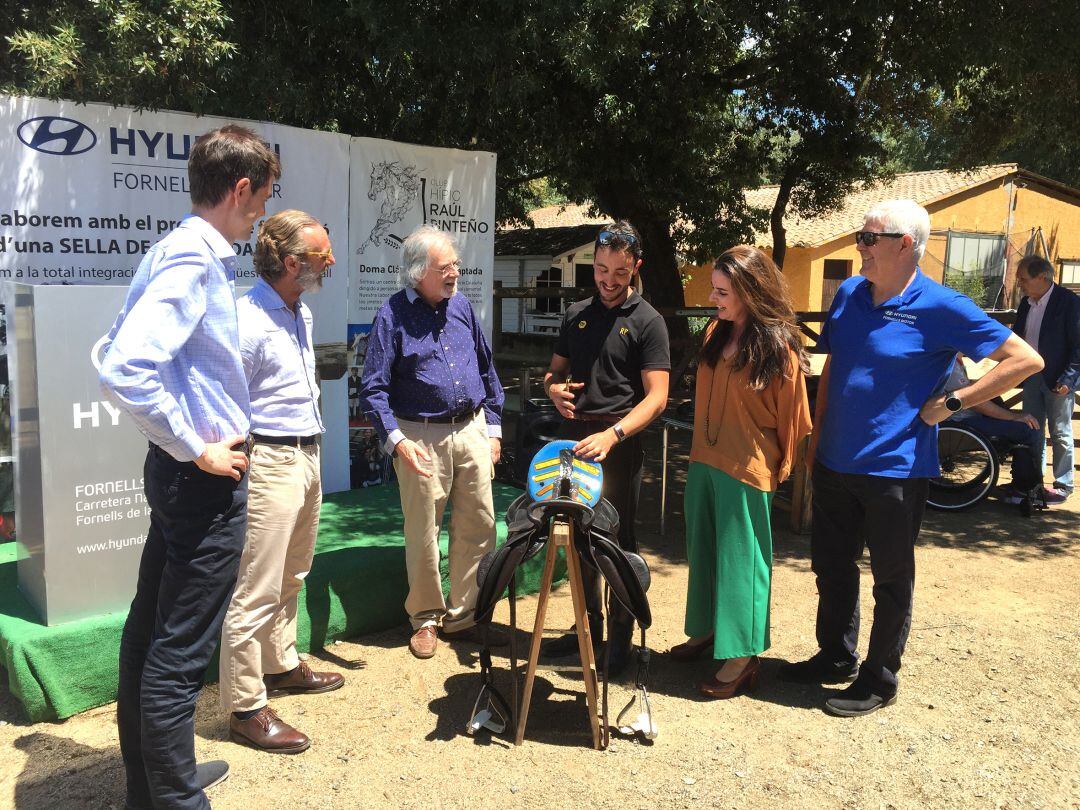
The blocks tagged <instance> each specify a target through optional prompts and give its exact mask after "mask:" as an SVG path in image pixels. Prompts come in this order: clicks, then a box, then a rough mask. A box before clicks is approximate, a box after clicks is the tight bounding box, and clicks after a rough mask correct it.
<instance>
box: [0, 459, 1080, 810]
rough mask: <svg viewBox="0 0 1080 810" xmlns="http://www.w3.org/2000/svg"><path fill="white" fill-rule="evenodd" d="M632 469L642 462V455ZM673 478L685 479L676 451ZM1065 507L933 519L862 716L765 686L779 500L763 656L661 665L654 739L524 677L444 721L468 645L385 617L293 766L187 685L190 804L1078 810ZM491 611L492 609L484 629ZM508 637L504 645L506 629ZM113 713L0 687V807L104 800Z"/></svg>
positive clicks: (785, 595)
mask: <svg viewBox="0 0 1080 810" xmlns="http://www.w3.org/2000/svg"><path fill="white" fill-rule="evenodd" d="M683 450H685V448H683ZM656 455H657V456H658V455H659V454H658V453H657V454H656ZM649 465H650V466H649V470H650V471H651V472H653V473H655V471H656V468H657V467H658V460H657V459H656V458H653V459H650V462H649ZM672 469H673V470H677V471H679V472H681V471H683V470H685V463H684V461H676V462H675V463H674V464H673V465H672ZM677 477H680V476H677ZM672 491H673V493H674V494H675V497H674V499H673V501H674V503H672V504H669V520H668V526H667V532H666V533H665V535H664V536H660V535H659V533H658V524H657V515H658V512H657V507H656V504H657V502H658V485H657V484H656V481H655V477H653V476H647V479H646V482H645V484H644V486H643V496H644V501H645V502H644V503H643V507H642V512H641V513H642V515H643V520H642V523H641V525H640V527H639V536H640V538H641V541H642V545H643V547H644V549H645V552H646V556H647V558H648V559H649V561H650V563H651V565H652V567H653V572H654V579H653V590H652V592H651V593H650V597H651V599H652V602H653V614H654V616H655V617H656V620H655V625H654V627H653V629H652V630H651V631H650V632H649V636H648V640H649V645H650V646H651V647H652V648H653V649H654V650H666V649H667V648H669V647H670V646H671V645H673V644H675V643H678V642H679V641H681V640H683V635H682V612H683V598H684V594H685V588H686V567H685V557H684V553H685V549H684V545H683V535H682V516H681V506H680V496H679V493H681V484H680V483H679V482H678V481H676V482H675V484H674V485H673V488H672ZM1075 500H1080V499H1074V501H1075ZM1078 508H1080V506H1078V504H1077V503H1071V504H1066V505H1065V506H1063V507H1056V508H1054V509H1053V510H1052V511H1050V512H1047V513H1043V514H1040V515H1037V516H1035V517H1034V518H1032V519H1030V520H1028V519H1024V518H1023V517H1021V516H1020V515H1019V513H1018V512H1017V511H1016V510H1015V509H1014V508H1013V507H1008V506H1004V505H1001V504H999V503H996V502H987V503H984V504H982V505H980V507H979V508H978V509H976V510H975V511H973V512H970V513H965V514H960V515H942V514H938V513H933V512H931V513H929V515H928V517H927V520H926V523H925V526H924V530H923V535H922V540H921V542H920V545H919V548H918V550H917V566H918V583H917V588H916V597H915V598H916V602H915V618H914V626H913V629H912V633H911V639H910V642H909V644H908V650H907V654H906V655H905V658H904V668H903V671H902V673H901V678H900V692H899V696H898V700H897V703H896V704H895V705H894V706H892V707H890V708H887V709H884V710H882V711H879V712H877V713H876V714H873V715H871V716H869V717H865V718H859V719H838V718H833V717H830V716H828V715H826V714H824V713H823V712H822V710H821V706H822V703H823V700H824V698H825V697H827V696H828V694H829V691H828V690H825V689H822V688H816V687H801V686H794V685H789V684H783V683H780V682H778V681H777V680H776V678H775V671H776V667H777V666H778V664H779V663H780V662H781V661H784V660H797V659H800V658H803V657H805V656H806V655H808V654H810V653H812V652H813V651H814V648H815V644H814V632H813V617H814V609H815V599H816V597H815V590H814V580H813V576H812V574H811V572H810V568H809V559H808V553H809V546H808V539H807V538H806V537H802V536H799V535H795V534H793V533H791V532H789V531H787V530H786V523H787V515H786V513H782V512H778V513H777V523H778V524H783V526H784V528H780V529H779V530H778V531H777V535H776V542H775V545H776V563H775V576H774V583H773V632H772V636H773V647H772V649H770V650H769V651H768V652H767V653H765V654H764V656H763V668H764V671H763V677H762V679H761V683H760V685H759V687H758V689H757V691H756V692H754V693H753V694H751V695H747V696H742V697H739V698H736V699H734V700H729V701H720V702H712V701H706V700H704V699H699V698H698V696H697V692H696V690H695V687H694V684H695V683H696V681H697V680H699V679H701V678H703V677H707V676H708V675H709V674H711V672H712V671H713V669H714V666H715V665H713V664H711V663H709V662H700V663H697V664H689V665H679V664H675V663H673V662H671V661H670V660H668V659H667V658H666V656H663V655H660V656H657V658H656V660H655V662H654V666H653V670H652V679H651V680H652V693H653V707H654V711H655V713H656V716H657V718H658V723H659V726H660V736H659V738H658V739H657V740H656V741H655V742H654V743H653V744H651V745H649V744H643V743H640V742H637V741H633V740H616V741H615V742H613V744H612V745H611V747H610V748H609V749H608V750H607V751H604V752H597V751H593V750H591V748H590V740H589V736H588V734H589V733H588V721H587V715H586V712H585V705H584V697H583V693H582V690H581V681H580V679H579V678H578V679H575V678H574V677H573V676H572V675H570V674H562V673H559V674H556V673H541V674H540V675H539V676H538V680H537V687H536V691H535V693H534V699H533V708H532V712H531V714H530V717H529V725H528V730H527V732H526V740H525V744H524V745H523V746H521V747H520V748H516V747H514V746H513V745H511V744H508V743H507V742H506V741H505V740H504V739H501V738H495V739H491V738H489V737H486V736H485V737H481V738H476V739H474V738H471V737H467V736H465V735H464V734H463V733H462V729H463V726H464V724H465V721H466V719H467V716H468V714H469V711H470V709H471V705H472V700H473V697H474V695H475V690H476V688H477V686H478V683H477V675H476V673H477V671H478V665H477V655H476V648H475V647H473V646H470V645H464V644H463V645H457V646H456V647H455V648H450V647H448V646H447V645H440V648H439V652H438V654H437V656H436V657H435V658H434V659H432V660H430V661H417V660H414V659H413V658H411V657H410V656H409V654H408V652H407V650H406V647H405V645H406V642H407V633H406V630H405V628H402V629H400V630H394V631H388V632H386V633H382V634H379V635H374V636H365V637H361V638H357V639H354V640H351V641H348V642H343V643H340V644H336V645H334V646H332V647H331V648H330V649H329V650H327V651H324V652H322V653H320V654H319V655H317V656H313V657H312V660H311V663H312V664H314V665H315V666H316V668H323V667H325V668H330V669H337V670H339V671H342V672H344V673H345V675H346V678H347V682H346V685H345V687H344V688H343V689H341V690H339V691H337V692H333V693H330V694H327V695H320V696H313V697H308V698H302V697H291V698H284V699H280V700H277V701H274V702H273V704H272V705H274V706H275V708H276V709H277V710H278V711H279V713H280V714H281V715H282V717H283V718H284V719H286V720H287V721H289V722H292V723H293V724H294V725H296V726H298V727H299V728H301V729H302V730H304V731H306V732H307V733H308V734H310V735H311V736H312V738H313V740H314V742H313V745H312V747H311V749H310V750H309V751H307V752H306V753H304V754H301V755H299V756H292V757H288V756H273V755H269V754H263V753H259V752H256V751H254V750H251V749H248V748H244V747H241V746H238V745H235V744H233V743H230V742H229V741H228V739H227V724H226V721H225V718H224V717H223V716H222V715H221V713H220V711H219V710H218V706H217V687H216V686H210V687H207V689H206V690H205V691H204V693H203V695H202V696H201V698H200V700H199V705H198V715H197V731H196V749H197V752H198V755H199V757H200V758H204V759H211V758H222V759H227V760H229V762H230V763H231V765H232V774H231V777H230V779H229V780H228V781H227V782H225V783H224V784H222V785H220V786H218V787H217V788H215V789H214V790H213V791H212V792H211V794H210V798H211V800H212V802H213V804H214V806H215V807H218V808H238V809H242V810H249V808H252V807H269V808H276V807H286V806H305V805H317V806H321V807H330V808H351V807H361V806H363V807H370V806H376V807H384V806H386V807H424V808H466V807H470V808H471V807H505V806H508V805H509V806H523V807H569V806H580V805H582V804H585V803H589V804H592V805H595V806H600V807H619V808H637V807H641V808H651V807H657V806H659V807H691V806H716V807H747V806H754V805H768V806H774V807H845V808H862V807H868V808H869V807H874V808H877V807H897V808H902V807H911V808H916V807H920V808H921V807H928V806H933V807H945V806H948V807H979V808H984V807H985V808H991V807H993V808H997V807H1020V806H1031V807H1072V808H1077V807H1080V764H1078V763H1080V698H1078V697H1077V695H1078V693H1080V679H1078V677H1077V674H1076V664H1077V653H1078V651H1080V643H1078V642H1080V595H1078V588H1077V582H1080V523H1078V521H1077V510H1078ZM864 573H865V574H866V576H864V578H863V601H864V605H867V606H869V605H871V604H872V596H871V594H870V587H869V572H868V570H867V571H864ZM520 605H521V608H520V610H519V611H518V614H519V616H518V618H519V623H520V626H522V627H525V626H528V627H531V623H532V616H533V609H534V606H535V598H527V599H523V600H521V603H520ZM570 616H571V607H570V597H569V591H568V590H567V589H561V590H560V591H558V592H557V594H556V596H555V598H554V600H553V603H552V607H551V610H550V611H549V622H548V623H549V626H563V627H566V626H568V625H569V623H570V619H569V617H570ZM506 617H507V611H506V606H505V603H504V604H503V605H501V606H500V608H499V612H498V613H497V614H496V620H497V621H500V622H504V623H505V621H506ZM868 624H869V622H868V621H867V622H866V624H865V625H864V633H863V647H864V649H865V643H866V635H867V634H866V630H868ZM521 640H522V642H523V643H522V645H521V647H522V648H524V641H525V635H524V633H522V636H521ZM497 664H502V665H505V659H502V658H500V659H497ZM501 674H502V681H501V682H502V683H503V684H506V683H507V681H506V675H505V670H503V671H502V672H501ZM629 695H630V690H629V684H628V683H625V682H624V683H621V684H616V685H614V686H613V687H612V698H611V704H612V707H613V713H614V712H617V711H618V709H619V708H620V707H621V705H622V704H623V703H624V702H625V701H626V700H627V699H628V697H629ZM114 714H115V707H114V706H105V707H102V708H100V709H96V710H93V711H90V712H86V713H85V714H82V715H80V716H78V717H74V718H71V719H70V720H67V721H65V722H62V723H37V724H28V723H26V722H25V721H24V720H23V719H22V718H21V715H20V713H19V709H18V707H17V705H16V704H15V702H14V701H13V700H12V698H11V697H10V695H7V694H6V693H4V694H3V695H2V696H0V723H2V725H0V745H3V746H5V747H6V746H10V748H9V749H8V750H9V752H10V753H9V754H8V755H7V756H5V757H4V759H3V762H2V764H0V805H3V806H16V807H20V808H21V807H26V808H37V807H41V808H50V810H52V809H53V808H68V807H121V806H122V805H123V769H122V766H121V762H120V755H119V748H118V745H117V738H116V727H115V722H114Z"/></svg>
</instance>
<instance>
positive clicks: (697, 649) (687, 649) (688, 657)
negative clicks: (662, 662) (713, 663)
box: [668, 635, 713, 664]
mask: <svg viewBox="0 0 1080 810" xmlns="http://www.w3.org/2000/svg"><path fill="white" fill-rule="evenodd" d="M712 646H713V637H712V636H711V635H710V636H709V637H708V638H707V639H705V640H704V641H684V642H683V643H682V644H676V645H675V646H674V647H672V648H671V649H670V650H668V657H669V658H671V660H672V661H678V662H679V663H680V664H685V663H687V662H689V661H697V660H698V659H699V658H701V656H702V654H703V653H705V651H706V650H711V649H712Z"/></svg>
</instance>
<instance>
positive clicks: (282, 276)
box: [220, 210, 344, 754]
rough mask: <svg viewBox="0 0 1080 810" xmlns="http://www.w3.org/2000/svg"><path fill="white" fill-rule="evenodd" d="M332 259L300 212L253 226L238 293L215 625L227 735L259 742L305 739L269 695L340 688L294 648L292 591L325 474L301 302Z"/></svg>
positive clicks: (290, 743)
mask: <svg viewBox="0 0 1080 810" xmlns="http://www.w3.org/2000/svg"><path fill="white" fill-rule="evenodd" d="M333 264H334V254H333V249H332V248H331V246H330V237H329V235H328V234H327V233H326V229H325V228H324V227H323V226H322V225H321V224H320V223H319V221H318V220H317V219H315V218H314V217H312V216H310V215H309V214H305V213H304V212H303V211H293V210H289V211H282V212H280V213H278V214H274V215H273V216H272V217H270V218H269V219H267V220H266V221H265V222H264V223H263V224H262V226H261V227H260V228H259V240H258V244H257V245H256V246H255V272H256V273H257V274H258V276H259V280H258V281H257V282H256V283H255V286H254V287H253V288H252V289H251V290H249V291H248V292H247V293H245V294H244V295H243V296H241V297H240V300H239V301H237V302H236V315H237V323H238V326H239V329H240V356H241V358H242V359H243V363H244V374H245V376H246V378H247V385H248V391H249V393H250V395H251V438H252V445H251V467H250V470H249V481H250V485H249V491H248V529H247V543H246V544H245V546H244V554H243V556H242V557H241V558H240V575H239V577H238V579H237V585H236V591H235V592H234V593H233V597H232V602H231V603H230V605H229V610H228V612H227V613H226V615H225V625H224V628H223V630H222V634H221V666H220V672H221V705H222V707H223V708H224V709H225V710H226V711H227V712H230V715H229V733H230V736H231V737H232V738H233V739H234V740H235V741H237V742H239V743H242V744H245V745H249V746H251V747H253V748H256V749H258V750H261V751H269V752H271V753H278V754H296V753H299V752H301V751H304V750H306V749H307V748H308V746H310V745H311V740H309V739H308V737H307V735H306V734H303V733H302V732H300V731H297V730H296V729H295V728H293V727H292V726H290V725H289V724H288V723H286V722H284V721H283V720H282V719H281V718H280V717H278V715H277V714H276V713H275V712H274V710H273V709H271V708H270V706H269V705H268V704H267V698H269V697H273V696H275V695H281V694H318V693H321V692H330V691H333V690H334V689H338V688H340V687H341V685H342V684H343V683H344V679H343V678H342V676H341V675H340V674H339V673H337V672H314V671H312V670H311V668H310V667H309V666H308V665H307V663H306V662H304V661H301V660H300V658H299V656H298V655H297V653H296V607H297V606H296V598H297V595H298V594H299V593H300V586H301V585H302V584H303V582H304V578H305V577H306V576H307V575H308V572H309V571H310V570H311V560H312V557H313V555H314V554H315V538H316V535H317V534H318V529H319V507H320V506H321V505H322V483H321V477H320V474H319V436H320V435H321V434H322V433H324V432H325V428H324V427H323V422H322V416H321V415H320V414H319V386H318V382H317V381H316V379H315V351H314V348H313V346H312V338H311V334H312V322H311V310H310V309H308V308H307V306H306V305H305V304H304V303H303V302H302V301H301V300H300V296H301V295H302V294H303V293H305V292H314V291H315V290H318V289H319V288H320V287H321V286H322V279H323V273H325V272H326V270H327V269H328V268H329V267H331V266H332V265H333Z"/></svg>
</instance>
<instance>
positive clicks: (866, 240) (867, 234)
mask: <svg viewBox="0 0 1080 810" xmlns="http://www.w3.org/2000/svg"><path fill="white" fill-rule="evenodd" d="M883 236H887V237H888V238H889V239H903V238H904V237H905V236H906V234H902V233H874V232H873V231H856V232H855V244H856V245H858V244H859V243H860V242H861V243H862V244H864V245H866V246H867V247H873V246H874V245H876V244H877V243H878V239H880V238H881V237H883Z"/></svg>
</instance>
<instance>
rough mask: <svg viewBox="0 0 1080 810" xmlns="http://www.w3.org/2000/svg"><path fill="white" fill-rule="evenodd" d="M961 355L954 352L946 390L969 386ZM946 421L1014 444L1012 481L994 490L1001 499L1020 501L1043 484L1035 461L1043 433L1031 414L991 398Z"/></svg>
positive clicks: (1007, 501) (1040, 448) (1012, 501)
mask: <svg viewBox="0 0 1080 810" xmlns="http://www.w3.org/2000/svg"><path fill="white" fill-rule="evenodd" d="M963 358H964V356H963V355H962V354H958V355H956V362H955V363H953V367H952V369H951V370H950V372H949V380H948V382H946V383H945V390H946V391H956V390H957V389H959V388H966V387H967V386H969V385H971V380H970V379H969V378H968V375H967V372H966V371H965V369H964V360H963ZM949 421H950V422H959V423H960V424H964V425H967V426H968V427H972V428H974V429H975V430H977V431H979V432H980V433H982V434H983V435H984V436H986V437H987V438H1001V439H1008V440H1009V441H1011V442H1015V443H1016V445H1017V446H1016V447H1014V448H1013V450H1012V482H1011V483H1008V484H1002V485H1001V486H999V487H998V488H997V491H996V494H997V496H998V497H999V498H1001V500H1003V501H1005V502H1006V503H1014V504H1016V503H1020V501H1021V499H1022V498H1023V497H1024V496H1025V495H1028V494H1030V493H1031V491H1032V490H1033V489H1035V488H1036V487H1039V486H1041V485H1042V476H1041V475H1040V474H1039V473H1040V471H1039V469H1038V468H1037V467H1036V464H1037V459H1039V458H1040V457H1041V453H1042V444H1043V436H1042V431H1041V430H1039V420H1038V419H1036V418H1035V417H1034V416H1032V415H1031V414H1029V413H1017V412H1016V411H1010V410H1008V409H1007V408H1003V407H1002V406H1001V405H998V404H997V403H996V402H992V401H991V402H983V403H981V404H979V405H974V406H972V407H970V408H963V409H961V410H959V411H957V412H956V413H954V414H953V415H952V416H950V417H949Z"/></svg>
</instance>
